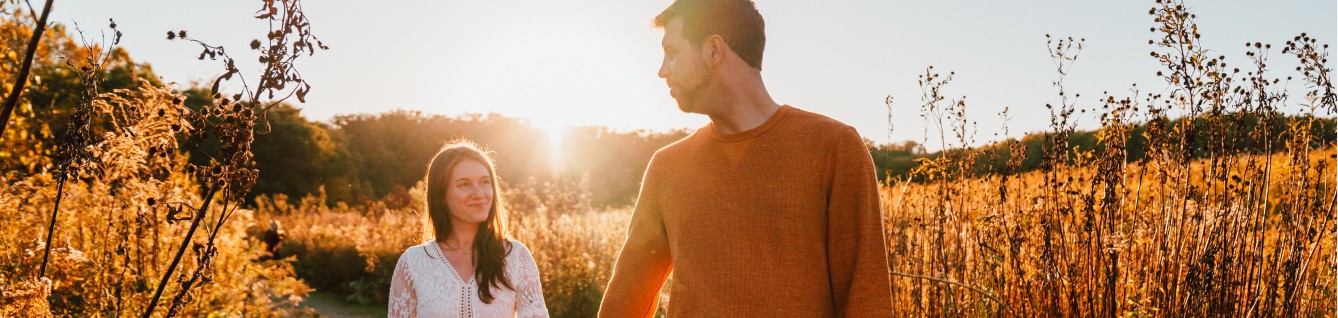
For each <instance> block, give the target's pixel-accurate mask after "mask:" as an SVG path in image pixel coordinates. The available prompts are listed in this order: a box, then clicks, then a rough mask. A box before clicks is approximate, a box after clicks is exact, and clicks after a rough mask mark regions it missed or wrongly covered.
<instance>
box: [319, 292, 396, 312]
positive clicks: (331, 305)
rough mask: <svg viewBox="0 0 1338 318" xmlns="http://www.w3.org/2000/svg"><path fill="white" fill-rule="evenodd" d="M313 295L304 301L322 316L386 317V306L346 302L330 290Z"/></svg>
mask: <svg viewBox="0 0 1338 318" xmlns="http://www.w3.org/2000/svg"><path fill="white" fill-rule="evenodd" d="M310 296H311V297H309V298H307V300H306V301H304V302H303V304H304V305H306V306H307V308H311V309H315V310H316V312H317V313H319V314H321V316H325V317H330V318H363V317H385V316H386V308H385V306H369V305H358V304H352V303H348V302H345V301H344V300H343V299H342V297H340V296H339V295H335V294H332V293H329V292H312V293H311V295H310Z"/></svg>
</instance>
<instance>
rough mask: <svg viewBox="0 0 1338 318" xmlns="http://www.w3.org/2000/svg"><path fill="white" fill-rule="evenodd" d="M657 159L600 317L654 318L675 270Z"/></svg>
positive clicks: (634, 213)
mask: <svg viewBox="0 0 1338 318" xmlns="http://www.w3.org/2000/svg"><path fill="white" fill-rule="evenodd" d="M655 170H656V169H655V159H654V158H652V159H651V162H650V164H649V165H648V166H647V167H646V174H645V176H643V177H642V181H641V193H640V194H638V195H637V201H636V207H635V208H633V211H632V221H631V224H630V225H629V226H628V228H627V241H626V242H625V243H623V249H622V252H621V253H620V254H619V255H618V261H617V262H615V263H614V266H613V276H612V277H611V278H610V279H609V285H608V288H607V289H605V290H604V299H603V302H602V303H601V304H600V306H599V317H605V318H608V317H616V318H622V317H636V318H640V317H651V316H652V315H654V314H655V309H656V308H657V303H658V302H659V293H660V288H661V287H663V286H664V282H665V280H666V279H667V278H668V276H669V272H670V270H672V269H673V261H672V259H671V258H670V255H669V239H668V233H667V232H666V230H665V226H664V218H663V214H662V210H661V207H660V205H659V199H658V195H659V188H658V186H657V185H656V182H658V181H659V177H657V174H656V173H655Z"/></svg>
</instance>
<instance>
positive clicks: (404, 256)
mask: <svg viewBox="0 0 1338 318" xmlns="http://www.w3.org/2000/svg"><path fill="white" fill-rule="evenodd" d="M428 244H432V241H427V242H423V243H422V244H418V245H414V246H410V247H408V248H405V249H404V253H400V262H403V261H405V260H416V259H419V258H427V257H432V254H431V251H430V250H431V248H430V246H428Z"/></svg>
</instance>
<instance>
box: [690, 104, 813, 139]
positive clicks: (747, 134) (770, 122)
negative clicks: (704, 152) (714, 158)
mask: <svg viewBox="0 0 1338 318" xmlns="http://www.w3.org/2000/svg"><path fill="white" fill-rule="evenodd" d="M792 108H793V107H790V105H781V107H780V109H777V110H776V113H774V114H771V118H767V121H766V122H764V123H762V125H759V126H757V127H753V129H749V130H746V131H742V132H739V133H736V134H723V133H720V131H719V130H716V129H715V123H708V124H706V131H707V133H708V135H709V136H711V139H712V140H715V141H719V142H737V141H744V140H748V139H752V138H753V137H757V136H761V135H762V134H764V133H766V132H767V131H768V130H771V127H775V126H776V123H778V122H780V121H781V118H782V117H785V114H787V113H789V112H790V109H792Z"/></svg>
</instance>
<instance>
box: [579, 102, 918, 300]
mask: <svg viewBox="0 0 1338 318" xmlns="http://www.w3.org/2000/svg"><path fill="white" fill-rule="evenodd" d="M873 169H874V168H873V160H872V159H871V158H870V156H869V151H868V149H867V148H865V146H864V142H863V141H862V140H861V139H860V137H859V134H858V133H856V132H855V130H854V129H853V128H851V127H850V126H847V125H845V124H842V123H840V122H838V121H836V120H833V119H831V118H827V117H825V116H822V115H818V114H814V113H810V112H806V111H803V110H799V109H795V108H793V107H790V106H783V107H781V109H780V110H778V111H777V112H776V113H775V114H774V115H772V116H771V118H770V119H768V120H767V122H766V123H763V124H762V125H761V126H758V127H757V128H754V129H751V130H748V131H745V132H741V133H738V134H733V135H724V134H721V133H719V132H717V131H716V130H715V129H714V127H713V126H712V125H709V124H708V125H707V126H705V127H703V128H701V129H698V130H697V131H696V132H695V133H693V134H692V135H691V136H688V137H686V138H684V139H683V140H680V141H678V142H676V143H674V144H671V145H669V146H666V147H664V148H663V149H660V150H659V151H658V152H656V153H655V156H654V157H653V158H652V159H651V163H650V166H649V167H647V168H646V175H645V177H644V179H643V181H642V184H641V193H640V196H639V197H638V199H637V204H636V208H635V210H634V212H633V215H632V221H631V226H630V228H629V229H628V237H627V242H626V243H625V244H624V245H623V249H622V253H621V255H619V256H618V261H617V264H616V265H615V266H614V271H613V277H612V279H611V280H610V281H609V286H608V289H607V290H606V291H605V293H604V300H603V304H602V305H601V307H600V317H650V316H651V315H653V314H654V313H655V308H656V304H657V301H658V293H659V290H660V287H661V286H663V285H664V282H665V280H666V279H667V278H668V276H669V273H670V271H672V272H673V281H672V283H671V284H670V291H669V317H874V316H878V317H883V316H889V315H890V314H891V306H892V304H891V283H890V281H889V277H888V266H887V247H886V244H885V243H884V232H883V218H882V209H881V208H880V207H879V204H878V187H877V181H876V180H875V178H876V177H875V176H874V170H873Z"/></svg>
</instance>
